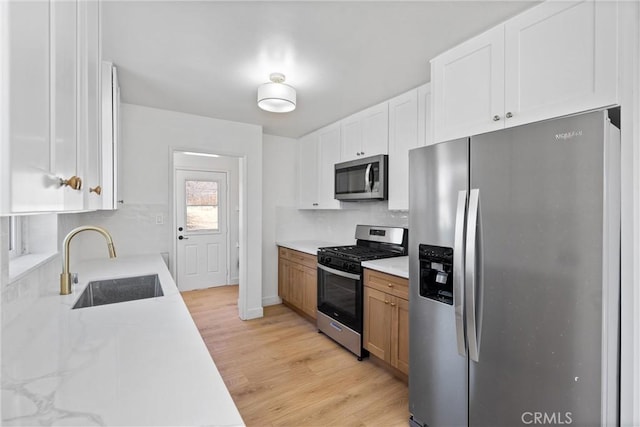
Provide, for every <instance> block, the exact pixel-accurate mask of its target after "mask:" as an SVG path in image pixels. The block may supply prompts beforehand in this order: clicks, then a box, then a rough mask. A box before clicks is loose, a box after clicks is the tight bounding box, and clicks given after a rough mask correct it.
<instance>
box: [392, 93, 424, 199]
mask: <svg viewBox="0 0 640 427" xmlns="http://www.w3.org/2000/svg"><path fill="white" fill-rule="evenodd" d="M417 146H418V90H417V89H414V90H412V91H410V92H407V93H405V94H403V95H400V96H398V97H396V98H393V99H392V100H390V101H389V209H391V210H408V209H409V150H410V149H412V148H416V147H417Z"/></svg>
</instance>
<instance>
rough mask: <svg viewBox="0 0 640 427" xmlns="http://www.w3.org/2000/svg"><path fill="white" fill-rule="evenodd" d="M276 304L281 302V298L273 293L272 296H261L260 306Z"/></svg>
mask: <svg viewBox="0 0 640 427" xmlns="http://www.w3.org/2000/svg"><path fill="white" fill-rule="evenodd" d="M277 304H282V300H281V299H280V297H279V296H277V295H273V296H270V297H265V298H262V306H263V307H268V306H270V305H277Z"/></svg>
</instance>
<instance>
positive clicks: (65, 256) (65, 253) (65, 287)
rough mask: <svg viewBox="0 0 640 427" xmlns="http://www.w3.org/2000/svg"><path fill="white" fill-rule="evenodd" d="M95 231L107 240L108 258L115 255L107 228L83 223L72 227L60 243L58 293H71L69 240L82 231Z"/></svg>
mask: <svg viewBox="0 0 640 427" xmlns="http://www.w3.org/2000/svg"><path fill="white" fill-rule="evenodd" d="M88 230H91V231H97V232H98V233H100V234H102V236H103V237H104V238H105V240H106V241H107V249H108V250H109V258H115V257H116V249H115V247H114V246H113V239H112V238H111V235H110V234H109V232H108V231H107V230H105V229H104V228H102V227H98V226H95V225H83V226H81V227H78V228H74V229H73V230H71V231H70V232H69V234H67V236H66V237H65V238H64V242H63V243H62V274H60V295H69V294H70V293H71V283H72V282H73V279H72V274H71V273H69V246H70V243H71V240H72V239H73V238H74V237H75V236H76V235H77V234H78V233H81V232H83V231H88Z"/></svg>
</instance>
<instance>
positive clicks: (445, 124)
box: [431, 0, 618, 142]
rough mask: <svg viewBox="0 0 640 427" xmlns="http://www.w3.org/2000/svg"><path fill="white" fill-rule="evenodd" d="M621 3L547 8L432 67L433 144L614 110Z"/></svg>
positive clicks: (552, 3)
mask: <svg viewBox="0 0 640 427" xmlns="http://www.w3.org/2000/svg"><path fill="white" fill-rule="evenodd" d="M616 52H617V3H616V2H608V1H594V0H584V1H573V2H565V1H547V2H544V3H542V4H540V5H538V6H536V7H535V8H532V9H530V10H528V11H525V12H524V13H522V14H520V15H518V16H516V17H514V18H512V19H510V20H509V21H507V22H506V23H505V24H502V25H500V26H498V27H495V28H493V29H491V30H489V31H487V32H485V33H483V34H481V35H480V36H478V37H475V38H473V39H471V40H469V41H467V42H465V43H463V44H461V45H459V46H457V47H455V48H453V49H451V50H449V51H447V52H445V53H443V54H442V55H440V56H438V57H437V58H435V59H433V60H432V61H431V75H432V82H431V83H432V91H433V102H434V103H433V108H434V111H433V115H432V117H433V126H434V132H433V134H434V138H435V142H440V141H444V140H448V139H453V138H458V137H462V136H469V135H474V134H479V133H484V132H489V131H492V130H496V129H501V128H504V127H510V126H516V125H520V124H524V123H530V122H534V121H539V120H544V119H548V118H552V117H558V116H562V115H566V114H572V113H577V112H581V111H585V110H590V109H595V108H601V107H606V106H609V105H614V104H616V103H617V99H618V93H617V72H618V65H617V54H616Z"/></svg>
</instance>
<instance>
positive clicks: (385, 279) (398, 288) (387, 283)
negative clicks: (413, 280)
mask: <svg viewBox="0 0 640 427" xmlns="http://www.w3.org/2000/svg"><path fill="white" fill-rule="evenodd" d="M364 285H365V286H369V287H370V288H373V289H377V290H379V291H381V292H386V293H388V294H391V295H394V296H397V297H399V298H403V299H406V300H408V299H409V280H407V279H405V278H403V277H398V276H393V275H391V274H387V273H382V272H379V271H375V270H369V269H365V270H364Z"/></svg>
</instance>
